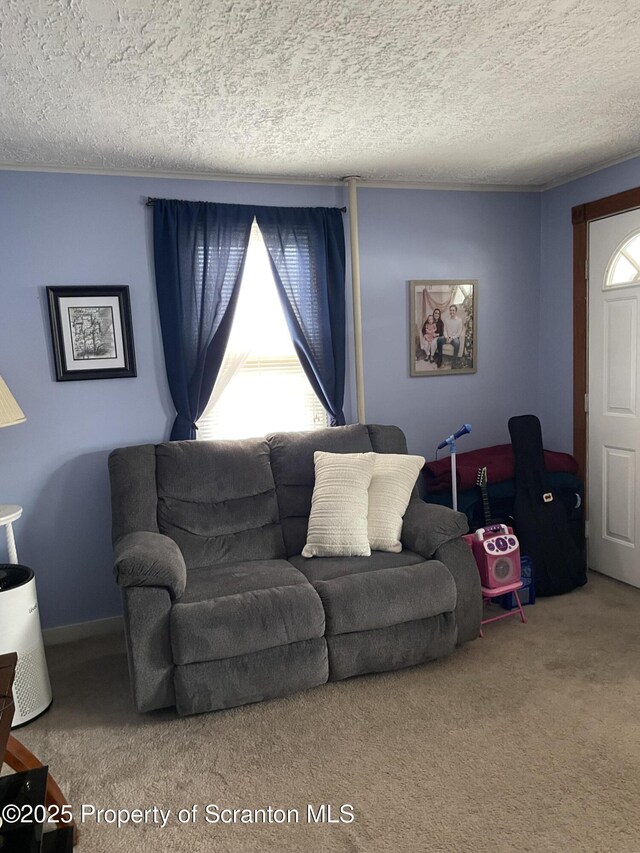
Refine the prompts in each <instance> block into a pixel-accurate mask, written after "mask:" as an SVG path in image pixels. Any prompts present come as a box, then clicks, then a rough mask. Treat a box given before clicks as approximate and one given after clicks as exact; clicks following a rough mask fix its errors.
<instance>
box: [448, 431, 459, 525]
mask: <svg viewBox="0 0 640 853" xmlns="http://www.w3.org/2000/svg"><path fill="white" fill-rule="evenodd" d="M449 450H450V451H451V497H452V505H453V508H454V510H455V511H456V512H457V511H458V476H457V473H456V443H455V441H452V442H451V444H450V445H449Z"/></svg>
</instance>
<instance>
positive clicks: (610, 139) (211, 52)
mask: <svg viewBox="0 0 640 853" xmlns="http://www.w3.org/2000/svg"><path fill="white" fill-rule="evenodd" d="M639 10H640V5H639V2H638V0H606V2H605V0H467V2H456V0H236V2H234V0H0V165H12V166H20V165H24V166H42V167H68V168H97V169H109V170H116V171H117V170H122V171H127V170H135V171H144V170H149V171H156V172H157V171H162V172H176V173H177V172H180V173H190V172H192V173H211V174H217V175H220V174H234V175H247V176H249V175H261V176H289V177H292V178H337V177H340V176H342V175H349V174H358V175H361V176H363V177H364V178H365V179H369V180H375V181H381V180H388V181H409V182H432V183H433V182H436V183H439V182H441V183H475V184H527V185H542V184H545V183H547V182H552V181H555V180H559V179H561V178H563V177H566V176H568V175H571V174H574V173H577V172H579V171H582V170H587V169H589V168H592V167H594V166H597V165H598V164H600V163H603V162H605V161H607V160H611V159H615V158H622V157H624V156H626V155H628V154H630V153H632V152H635V151H637V150H638V149H640V121H639V119H640V15H639Z"/></svg>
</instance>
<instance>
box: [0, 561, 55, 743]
mask: <svg viewBox="0 0 640 853" xmlns="http://www.w3.org/2000/svg"><path fill="white" fill-rule="evenodd" d="M7 652H16V653H17V655H18V664H17V666H16V675H15V679H14V682H13V701H14V706H15V712H14V716H13V726H12V727H13V728H16V727H17V726H22V725H24V724H25V723H28V722H29V721H30V720H33V719H35V717H38V716H39V715H40V714H42V713H44V711H46V710H47V708H48V707H49V705H50V704H51V685H50V683H49V672H48V670H47V659H46V658H45V655H44V644H43V642H42V630H41V629H40V613H39V611H38V595H37V593H36V579H35V575H34V574H33V570H32V569H29V568H27V566H21V565H13V564H12V565H6V564H5V565H0V654H6V653H7Z"/></svg>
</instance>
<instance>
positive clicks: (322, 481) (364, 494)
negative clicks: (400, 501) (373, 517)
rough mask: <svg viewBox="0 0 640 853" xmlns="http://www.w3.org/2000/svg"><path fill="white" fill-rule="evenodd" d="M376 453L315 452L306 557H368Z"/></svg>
mask: <svg viewBox="0 0 640 853" xmlns="http://www.w3.org/2000/svg"><path fill="white" fill-rule="evenodd" d="M375 455H376V454H374V453H325V452H324V451H322V450H316V452H315V453H314V454H313V461H314V463H315V469H316V482H315V486H314V488H313V497H312V499H311V514H310V516H309V528H308V531H307V544H306V545H305V546H304V548H303V549H302V556H303V557H369V556H370V555H371V548H370V547H369V538H368V534H367V515H368V508H369V483H370V482H371V476H372V474H373V467H374V456H375Z"/></svg>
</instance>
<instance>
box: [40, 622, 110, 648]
mask: <svg viewBox="0 0 640 853" xmlns="http://www.w3.org/2000/svg"><path fill="white" fill-rule="evenodd" d="M123 631H124V625H123V621H122V616H112V617H110V618H109V619H95V620H94V621H93V622H77V623H76V624H74V625H60V626H59V627H58V628H45V629H44V630H43V632H42V637H43V639H44V644H45V646H59V645H60V644H61V643H71V642H73V641H74V640H87V639H89V638H91V637H104V636H105V635H106V634H121V633H122V632H123Z"/></svg>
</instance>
